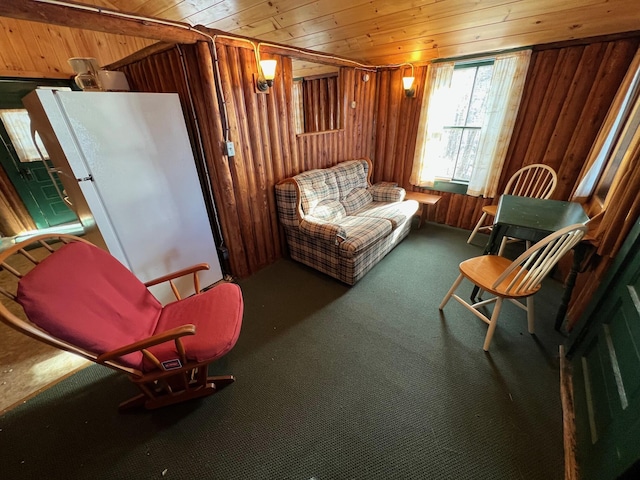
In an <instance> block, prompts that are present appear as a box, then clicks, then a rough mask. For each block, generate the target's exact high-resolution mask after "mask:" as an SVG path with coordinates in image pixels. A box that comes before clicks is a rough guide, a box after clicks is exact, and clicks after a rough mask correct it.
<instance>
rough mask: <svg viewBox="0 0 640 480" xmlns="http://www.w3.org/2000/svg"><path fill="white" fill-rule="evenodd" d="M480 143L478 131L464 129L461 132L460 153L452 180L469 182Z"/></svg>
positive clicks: (475, 129)
mask: <svg viewBox="0 0 640 480" xmlns="http://www.w3.org/2000/svg"><path fill="white" fill-rule="evenodd" d="M479 141H480V129H477V128H465V129H464V130H463V131H462V138H461V141H460V151H459V153H458V161H457V163H456V168H455V171H454V173H453V179H454V180H464V181H467V182H468V181H469V180H470V179H471V172H472V171H473V165H474V163H475V160H476V154H477V153H478V142H479Z"/></svg>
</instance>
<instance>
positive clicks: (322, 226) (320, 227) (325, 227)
mask: <svg viewBox="0 0 640 480" xmlns="http://www.w3.org/2000/svg"><path fill="white" fill-rule="evenodd" d="M300 230H301V231H302V232H303V233H305V234H306V235H309V236H310V237H314V238H319V239H321V240H324V241H326V242H329V243H331V244H333V245H338V244H339V243H340V242H342V241H343V240H344V239H345V238H347V234H346V232H345V231H344V228H343V227H341V226H340V225H338V224H336V223H331V222H327V221H324V220H321V219H319V218H316V217H312V216H311V215H306V216H305V217H304V218H303V219H302V221H301V222H300Z"/></svg>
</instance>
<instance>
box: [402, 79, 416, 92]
mask: <svg viewBox="0 0 640 480" xmlns="http://www.w3.org/2000/svg"><path fill="white" fill-rule="evenodd" d="M414 80H415V77H402V86H403V87H404V89H405V90H411V87H413V81H414Z"/></svg>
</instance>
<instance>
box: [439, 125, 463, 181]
mask: <svg viewBox="0 0 640 480" xmlns="http://www.w3.org/2000/svg"><path fill="white" fill-rule="evenodd" d="M461 139H462V130H461V129H459V128H445V129H444V131H443V132H442V146H443V149H442V155H441V159H440V162H439V164H438V169H437V171H436V172H435V174H436V176H437V177H439V178H447V179H451V178H453V174H454V172H455V168H456V159H457V158H458V150H459V149H460V140H461Z"/></svg>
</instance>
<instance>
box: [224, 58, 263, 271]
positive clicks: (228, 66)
mask: <svg viewBox="0 0 640 480" xmlns="http://www.w3.org/2000/svg"><path fill="white" fill-rule="evenodd" d="M241 50H243V49H239V48H233V47H227V46H223V47H222V48H221V51H224V54H222V53H221V54H220V63H219V65H220V72H221V76H222V77H223V80H222V83H223V85H229V86H231V88H230V89H229V91H228V92H225V97H226V101H227V113H228V115H229V124H230V127H231V131H230V139H231V140H232V141H234V142H237V143H236V147H237V148H236V149H235V151H236V152H235V153H236V155H235V157H232V158H230V159H229V160H230V161H229V165H230V168H231V172H232V175H233V176H234V183H235V185H236V191H235V192H236V201H237V202H238V217H239V221H240V230H241V232H242V239H243V241H244V242H245V245H246V249H245V252H246V254H247V262H248V265H249V268H250V269H251V268H252V267H253V266H255V265H259V264H260V263H261V258H260V252H259V249H258V248H257V246H256V239H257V234H256V225H255V224H254V223H253V222H252V213H251V206H252V201H251V197H252V196H253V195H255V194H256V190H255V188H256V185H255V181H254V178H253V175H252V171H251V167H252V166H253V162H254V160H253V151H252V144H251V135H257V133H256V132H250V131H249V128H248V123H247V113H248V110H247V106H246V104H245V95H248V96H251V89H252V88H253V78H251V81H248V80H247V79H245V78H244V76H243V70H242V68H243V67H242V65H241V60H240V56H241V53H240V51H241ZM250 61H251V60H250ZM253 63H254V62H252V64H253ZM225 77H226V78H225Z"/></svg>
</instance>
